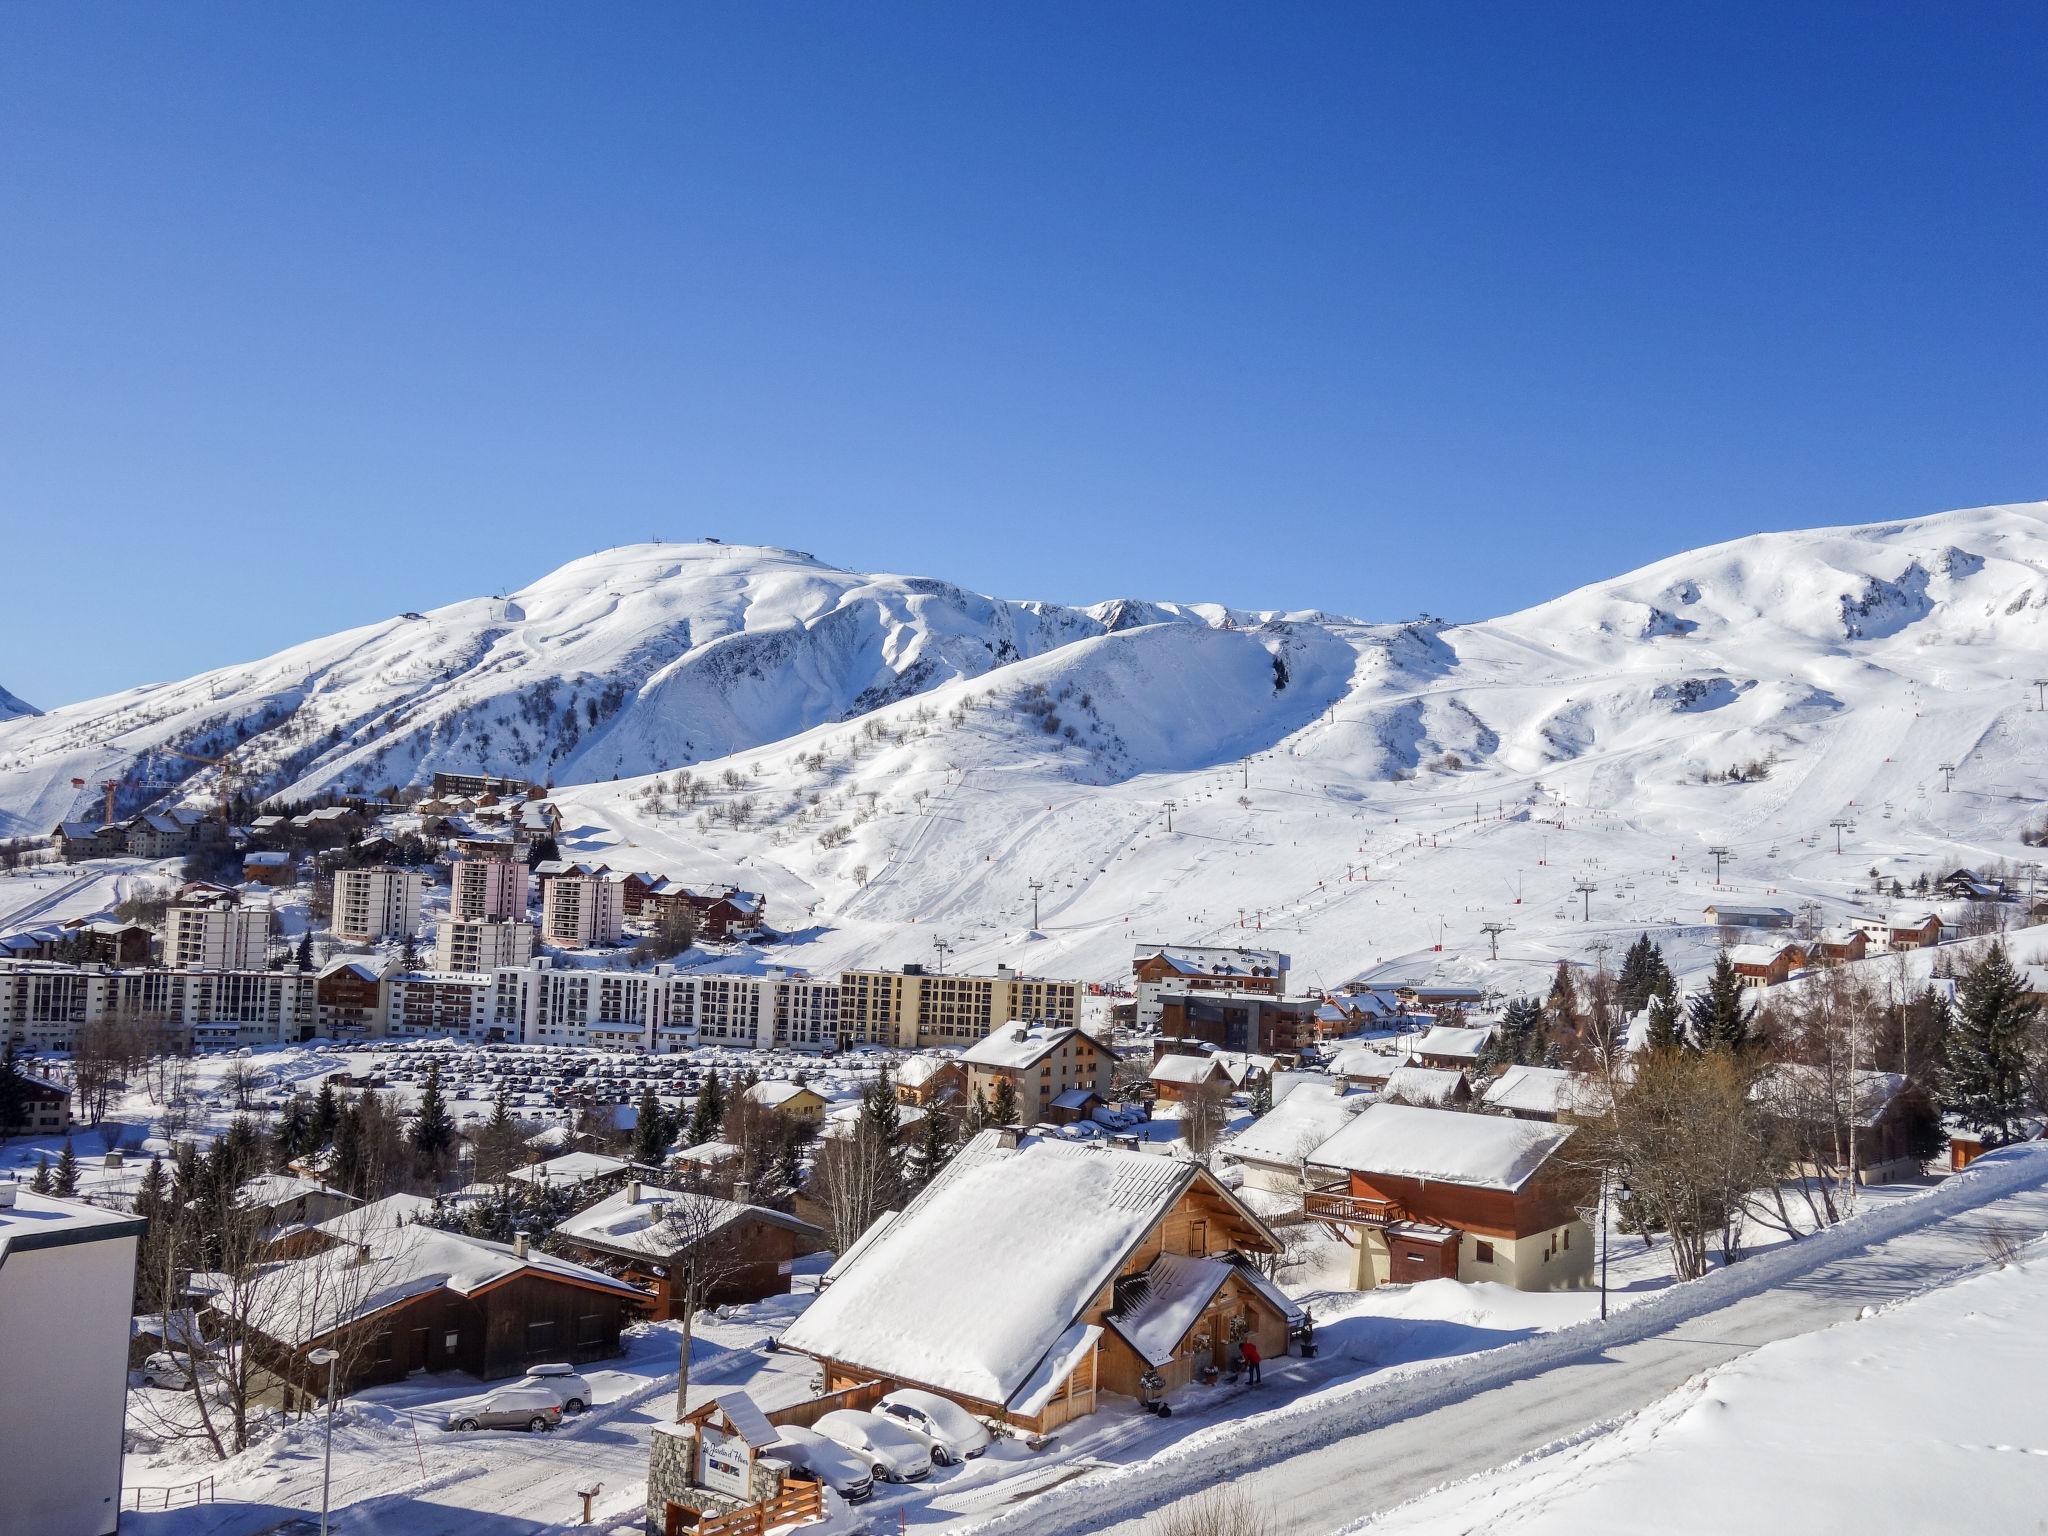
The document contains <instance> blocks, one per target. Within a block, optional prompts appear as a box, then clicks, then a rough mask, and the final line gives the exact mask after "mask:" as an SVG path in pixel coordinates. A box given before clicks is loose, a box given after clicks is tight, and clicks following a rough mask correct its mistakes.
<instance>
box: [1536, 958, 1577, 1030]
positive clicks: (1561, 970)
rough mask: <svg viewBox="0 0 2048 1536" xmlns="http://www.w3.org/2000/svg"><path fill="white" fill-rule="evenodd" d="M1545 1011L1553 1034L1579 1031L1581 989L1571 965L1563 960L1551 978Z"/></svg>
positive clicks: (1559, 962) (1544, 1005) (1558, 963)
mask: <svg viewBox="0 0 2048 1536" xmlns="http://www.w3.org/2000/svg"><path fill="white" fill-rule="evenodd" d="M1543 1012H1544V1016H1545V1019H1546V1021H1547V1022H1548V1024H1549V1025H1550V1032H1551V1033H1552V1034H1553V1035H1576V1034H1577V1033H1578V1032H1579V989H1578V986H1577V984H1576V983H1574V982H1573V980H1572V972H1571V967H1570V966H1569V965H1567V964H1565V962H1564V961H1562V960H1560V961H1558V962H1557V974H1556V975H1554V976H1552V977H1551V979H1550V996H1549V997H1548V998H1547V999H1545V1000H1544V1004H1543Z"/></svg>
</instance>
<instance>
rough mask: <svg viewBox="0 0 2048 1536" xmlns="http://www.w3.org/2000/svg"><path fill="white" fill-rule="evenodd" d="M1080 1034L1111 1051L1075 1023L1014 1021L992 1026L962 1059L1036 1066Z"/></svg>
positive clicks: (987, 1064)
mask: <svg viewBox="0 0 2048 1536" xmlns="http://www.w3.org/2000/svg"><path fill="white" fill-rule="evenodd" d="M1076 1036H1079V1037H1080V1038H1081V1039H1083V1040H1085V1041H1087V1042H1088V1044H1089V1045H1092V1046H1093V1047H1095V1049H1096V1050H1098V1051H1101V1052H1103V1053H1104V1054H1105V1055H1107V1054H1110V1051H1109V1047H1108V1046H1106V1045H1104V1044H1103V1043H1102V1042H1101V1041H1100V1040H1097V1039H1096V1038H1095V1037H1094V1036H1093V1035H1091V1034H1088V1033H1087V1032H1086V1031H1085V1030H1081V1029H1077V1028H1075V1027H1074V1026H1073V1025H1071V1024H1061V1025H1052V1024H1025V1023H1022V1022H1013V1023H1009V1024H1005V1025H1003V1026H1002V1028H1000V1029H992V1030H990V1031H989V1032H988V1034H987V1036H986V1037H984V1038H983V1039H980V1040H977V1041H975V1042H974V1044H973V1045H972V1046H970V1047H968V1049H966V1050H965V1051H962V1052H961V1053H960V1059H961V1060H962V1061H964V1062H968V1063H971V1064H972V1065H974V1066H977V1067H1004V1068H1008V1069H1010V1070H1012V1071H1016V1070H1020V1069H1022V1068H1024V1067H1031V1066H1036V1065H1037V1064H1038V1063H1039V1062H1040V1061H1041V1060H1043V1059H1044V1058H1045V1057H1047V1056H1049V1055H1051V1054H1052V1053H1053V1052H1054V1051H1056V1050H1058V1049H1059V1048H1060V1047H1061V1046H1062V1045H1065V1044H1066V1043H1067V1042H1068V1041H1069V1040H1072V1039H1074V1038H1075V1037H1076Z"/></svg>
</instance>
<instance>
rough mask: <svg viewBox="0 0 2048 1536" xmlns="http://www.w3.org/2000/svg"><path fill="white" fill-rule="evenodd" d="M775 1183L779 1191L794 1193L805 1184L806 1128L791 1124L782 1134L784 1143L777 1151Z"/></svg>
mask: <svg viewBox="0 0 2048 1536" xmlns="http://www.w3.org/2000/svg"><path fill="white" fill-rule="evenodd" d="M774 1177H775V1184H776V1188H777V1191H778V1192H779V1193H781V1194H784V1195H793V1194H795V1193H796V1192H797V1191H798V1190H799V1189H802V1188H803V1185H804V1128H803V1127H802V1126H801V1125H796V1124H791V1125H790V1126H789V1127H788V1129H786V1130H785V1131H784V1132H783V1134H782V1145H781V1146H780V1147H778V1148H777V1149H776V1153H775V1175H774Z"/></svg>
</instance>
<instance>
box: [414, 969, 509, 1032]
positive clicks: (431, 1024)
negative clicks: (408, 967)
mask: <svg viewBox="0 0 2048 1536" xmlns="http://www.w3.org/2000/svg"><path fill="white" fill-rule="evenodd" d="M385 991H386V1001H385V1005H384V1029H383V1033H384V1034H386V1035H394V1036H398V1037H400V1038H407V1037H417V1036H422V1035H451V1036H454V1037H455V1038H456V1039H463V1040H505V1039H517V1038H518V1036H516V1035H512V1036H507V1035H506V1034H505V1033H503V1032H502V1031H499V1030H494V1029H492V1027H491V977H490V976H489V975H488V974H485V975H476V974H457V973H453V972H447V971H434V972H419V973H410V972H408V973H401V974H399V975H396V976H392V977H391V978H389V979H388V981H387V982H386V983H385Z"/></svg>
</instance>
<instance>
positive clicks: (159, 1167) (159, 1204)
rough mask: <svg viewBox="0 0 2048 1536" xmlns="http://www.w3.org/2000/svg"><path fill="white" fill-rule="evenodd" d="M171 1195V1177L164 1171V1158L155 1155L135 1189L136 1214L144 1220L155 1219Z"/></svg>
mask: <svg viewBox="0 0 2048 1536" xmlns="http://www.w3.org/2000/svg"><path fill="white" fill-rule="evenodd" d="M169 1197H170V1179H169V1177H168V1176H167V1175H166V1174H165V1173H164V1160H163V1159H162V1158H160V1157H154V1156H153V1157H151V1158H150V1160H149V1166H148V1167H147V1168H145V1169H144V1170H143V1171H142V1182H141V1184H139V1185H138V1186H137V1187H136V1190H135V1214H136V1215H138V1216H140V1217H141V1218H142V1219H143V1220H144V1221H155V1220H156V1219H157V1217H158V1216H159V1215H160V1214H161V1213H162V1212H163V1209H164V1202H165V1201H166V1200H167V1199H169Z"/></svg>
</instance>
